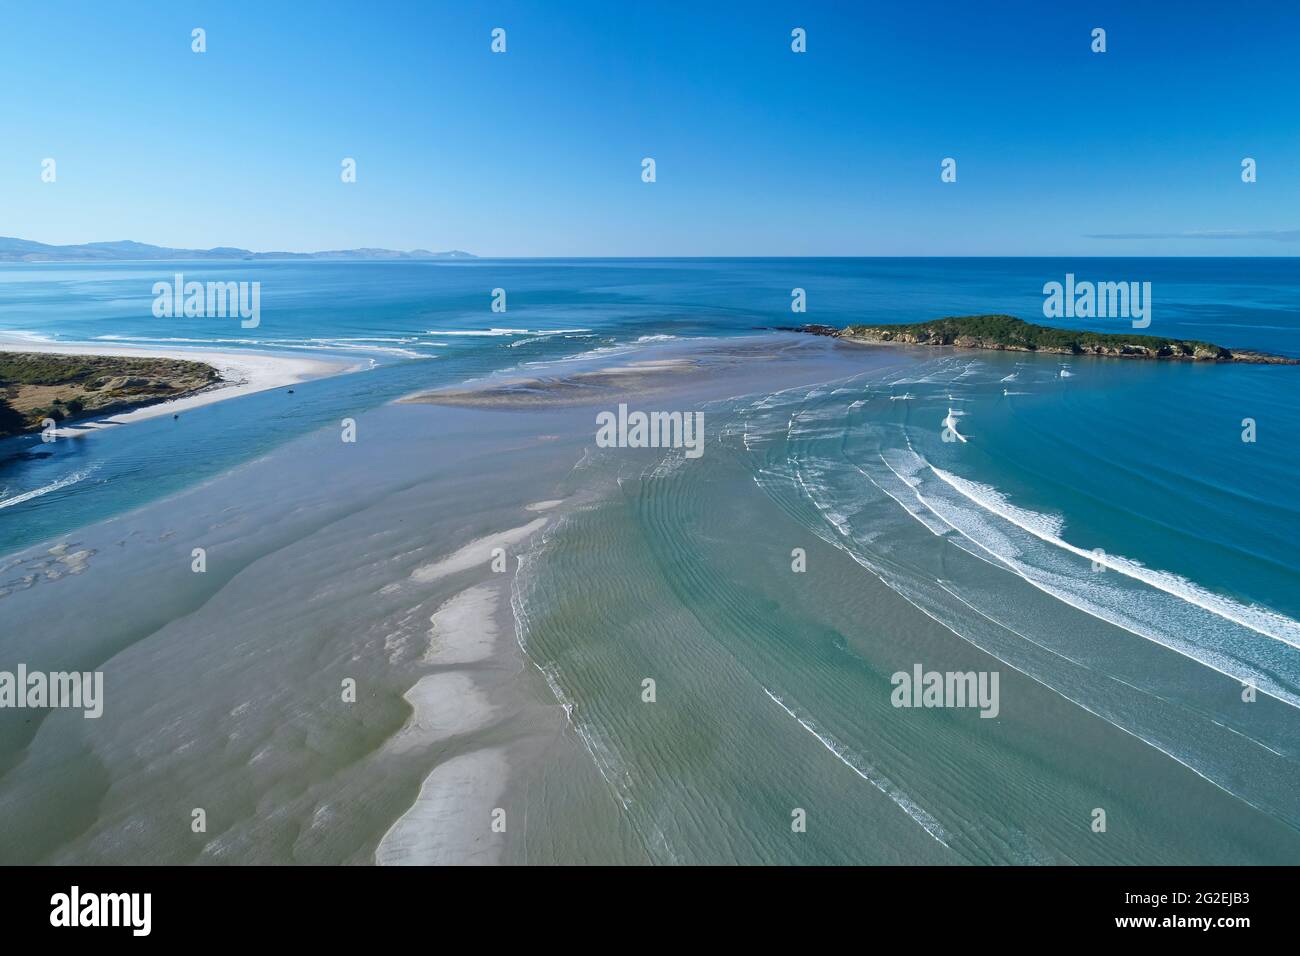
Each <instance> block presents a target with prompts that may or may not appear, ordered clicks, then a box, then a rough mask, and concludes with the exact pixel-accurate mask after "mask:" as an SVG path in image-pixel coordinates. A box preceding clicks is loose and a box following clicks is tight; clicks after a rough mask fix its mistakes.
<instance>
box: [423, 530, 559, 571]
mask: <svg viewBox="0 0 1300 956" xmlns="http://www.w3.org/2000/svg"><path fill="white" fill-rule="evenodd" d="M546 521H547V519H546V518H536V519H534V520H532V521H530V522H528V524H525V525H520V526H519V527H518V528H511V529H510V530H509V531H499V532H497V533H496V534H489V535H485V536H484V537H482V538H478V539H476V540H474V541H471V542H470V543H469V544H467V545H465V546H464V547H463V548H461V549H460V550H458V551H455V552H453V553H452V554H450V555H448V556H447V557H445V558H443V559H442V560H440V561H434V562H433V563H432V564H425V565H422V566H421V567H418V568H416V569H415V570H414V571H412V572H411V580H412V581H416V582H419V583H420V584H428V583H430V582H432V581H437V580H438V579H439V578H445V577H446V576H447V575H449V574H457V573H459V572H461V571H468V570H469V569H470V568H476V567H478V566H479V565H480V564H486V563H487V562H488V561H490V560H492V549H493V548H509V547H511V546H513V545H516V544H522V543H523V542H525V541H527V540H528V538H529V537H530V536H531V535H532V534H533V532H535V531H539V530H541V529H542V528H543V527H544V526H545V525H546Z"/></svg>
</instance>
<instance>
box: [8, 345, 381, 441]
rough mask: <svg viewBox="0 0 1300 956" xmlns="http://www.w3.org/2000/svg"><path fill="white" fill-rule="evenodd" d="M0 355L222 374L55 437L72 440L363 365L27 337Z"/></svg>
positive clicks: (271, 354) (254, 353)
mask: <svg viewBox="0 0 1300 956" xmlns="http://www.w3.org/2000/svg"><path fill="white" fill-rule="evenodd" d="M0 351H10V352H40V353H45V354H52V355H108V356H120V357H122V358H173V359H185V360H187V361H190V362H203V363H206V364H208V365H211V366H212V367H213V368H215V369H216V370H217V371H218V372H219V373H220V374H221V382H220V383H219V384H218V385H215V386H213V387H212V388H210V389H205V390H204V391H202V392H199V393H197V394H195V395H186V396H185V397H183V398H178V399H174V400H171V401H164V402H159V403H158V404H156V405H147V406H144V407H142V408H135V409H132V410H130V411H127V412H122V413H120V414H116V415H108V416H105V417H103V418H96V419H94V420H87V421H80V422H76V423H75V424H72V425H68V426H65V427H63V428H60V429H58V430H57V431H56V433H55V434H57V435H60V436H72V435H78V434H85V433H87V432H93V431H97V430H99V429H102V428H107V427H109V426H112V425H125V424H128V423H130V422H137V421H144V420H145V419H149V418H157V417H159V416H162V415H175V414H179V413H180V412H183V411H188V410H190V409H194V408H200V407H202V406H204V405H210V404H212V403H213V402H220V401H225V400H226V399H229V398H238V397H239V396H241V395H252V394H253V393H255V392H264V391H266V390H268V389H272V388H284V387H286V386H290V385H296V384H298V383H300V382H307V381H311V380H312V379H317V378H326V377H328V376H331V375H340V374H342V373H344V372H354V371H356V370H357V369H359V368H362V367H363V365H362V364H361V363H358V362H356V361H350V360H347V359H342V358H314V357H313V358H304V357H301V356H297V355H284V354H281V353H277V352H260V351H251V350H245V349H227V350H224V351H221V350H216V349H204V348H197V349H190V348H179V347H172V348H162V347H155V346H149V345H144V346H141V345H106V344H102V343H99V342H49V341H41V340H33V339H31V338H26V337H12V336H0Z"/></svg>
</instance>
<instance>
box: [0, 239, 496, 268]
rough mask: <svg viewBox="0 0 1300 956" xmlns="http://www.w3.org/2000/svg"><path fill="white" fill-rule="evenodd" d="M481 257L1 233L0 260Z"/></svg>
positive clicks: (456, 252)
mask: <svg viewBox="0 0 1300 956" xmlns="http://www.w3.org/2000/svg"><path fill="white" fill-rule="evenodd" d="M476 258H478V257H477V256H474V255H471V254H470V253H468V252H461V251H460V250H459V249H452V250H450V251H449V252H429V251H428V250H427V249H412V250H410V251H409V252H400V251H397V250H394V249H337V250H333V251H329V252H250V251H249V250H248V249H237V248H235V247H233V246H218V247H217V248H215V249H172V248H170V247H168V246H151V245H149V244H148V243H144V242H133V241H131V240H130V239H124V240H121V241H120V242H86V243H82V244H80V245H71V246H51V245H47V244H46V243H43V242H33V241H31V240H30V239H11V238H8V237H3V236H0V262H129V261H149V260H155V259H177V260H187V261H193V260H202V259H214V260H229V259H325V260H331V259H332V260H335V261H339V260H353V261H387V260H416V259H476Z"/></svg>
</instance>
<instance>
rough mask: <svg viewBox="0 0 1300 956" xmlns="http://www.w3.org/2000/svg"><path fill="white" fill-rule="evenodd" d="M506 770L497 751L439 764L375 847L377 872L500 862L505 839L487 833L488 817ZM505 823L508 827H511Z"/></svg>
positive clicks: (498, 798)
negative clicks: (384, 868) (392, 868)
mask: <svg viewBox="0 0 1300 956" xmlns="http://www.w3.org/2000/svg"><path fill="white" fill-rule="evenodd" d="M508 769H509V767H508V764H507V763H506V756H505V752H504V751H502V750H501V749H499V748H495V749H489V750H476V751H474V752H473V753H467V754H462V755H461V756H459V757H453V758H452V759H451V760H448V761H447V762H446V763H443V764H439V765H438V766H437V767H435V768H434V770H433V772H432V773H431V774H429V776H428V777H426V778H425V781H424V784H423V785H422V786H421V787H420V795H419V796H418V797H417V798H416V800H415V803H414V805H412V807H411V809H409V810H407V811H406V813H404V814H402V816H401V818H400V819H399V820H398V821H397V822H396V823H394V824H393V825H392V826H391V827H390V828H389V830H388V832H387V833H385V834H384V838H383V839H382V840H380V841H379V846H378V848H377V849H376V850H375V862H376V863H378V864H379V865H381V866H418V865H422V864H424V865H428V864H487V863H495V862H496V861H497V860H498V859H499V858H500V856H501V850H502V846H503V844H504V842H505V836H506V835H505V834H504V833H494V832H492V811H493V810H494V809H496V808H497V806H498V801H499V800H500V799H501V797H502V794H503V793H504V786H505V778H506V773H507V771H508ZM510 822H511V821H510V820H509V817H507V818H506V824H507V826H508V825H509V824H510Z"/></svg>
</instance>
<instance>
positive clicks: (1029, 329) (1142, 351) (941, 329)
mask: <svg viewBox="0 0 1300 956" xmlns="http://www.w3.org/2000/svg"><path fill="white" fill-rule="evenodd" d="M803 331H806V332H812V333H814V334H818V335H832V336H834V337H836V338H840V339H844V340H845V341H849V342H867V343H873V344H875V343H885V342H892V343H899V344H905V345H951V346H954V347H956V348H968V349H997V350H1004V351H1016V352H1047V353H1050V354H1056V355H1108V356H1117V357H1120V358H1138V359H1186V360H1191V361H1207V362H1256V363H1267V364H1281V365H1295V364H1300V359H1291V358H1284V357H1282V356H1277V355H1269V354H1267V353H1264V352H1243V351H1237V352H1233V351H1230V350H1228V349H1225V348H1223V347H1222V346H1219V345H1214V344H1212V343H1210V342H1201V341H1197V340H1193V339H1171V338H1164V337H1162V336H1157V335H1135V334H1131V333H1128V332H1085V331H1077V330H1073V329H1060V328H1053V327H1051V326H1046V325H1031V324H1029V323H1028V322H1025V321H1022V320H1021V319H1017V318H1015V317H1014V316H1010V315H965V316H949V317H947V318H942V319H933V320H931V321H929V322H915V323H912V324H910V325H850V326H848V327H847V328H844V329H838V330H837V329H832V328H829V327H827V326H805V327H804V329H803Z"/></svg>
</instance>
